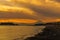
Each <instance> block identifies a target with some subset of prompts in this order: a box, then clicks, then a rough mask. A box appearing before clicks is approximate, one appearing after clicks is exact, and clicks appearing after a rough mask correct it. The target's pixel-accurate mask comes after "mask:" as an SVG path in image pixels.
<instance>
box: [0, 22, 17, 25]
mask: <svg viewBox="0 0 60 40" xmlns="http://www.w3.org/2000/svg"><path fill="white" fill-rule="evenodd" d="M0 25H18V24H16V23H12V22H3V23H0Z"/></svg>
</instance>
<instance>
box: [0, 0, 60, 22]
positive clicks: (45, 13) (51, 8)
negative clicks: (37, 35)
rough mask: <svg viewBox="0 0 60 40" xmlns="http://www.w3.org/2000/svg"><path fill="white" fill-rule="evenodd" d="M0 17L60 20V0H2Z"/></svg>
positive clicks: (44, 20)
mask: <svg viewBox="0 0 60 40" xmlns="http://www.w3.org/2000/svg"><path fill="white" fill-rule="evenodd" d="M0 19H3V20H4V19H30V20H31V19H34V20H38V21H41V22H53V21H60V0H0ZM21 21H22V20H21Z"/></svg>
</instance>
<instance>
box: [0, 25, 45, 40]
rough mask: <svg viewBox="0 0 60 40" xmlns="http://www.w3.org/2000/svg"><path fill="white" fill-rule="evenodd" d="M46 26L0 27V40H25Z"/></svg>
mask: <svg viewBox="0 0 60 40" xmlns="http://www.w3.org/2000/svg"><path fill="white" fill-rule="evenodd" d="M44 28H45V26H9V25H5V26H4V25H2V26H0V40H24V39H25V38H27V37H31V36H34V35H36V34H37V33H39V32H42V30H43V29H44Z"/></svg>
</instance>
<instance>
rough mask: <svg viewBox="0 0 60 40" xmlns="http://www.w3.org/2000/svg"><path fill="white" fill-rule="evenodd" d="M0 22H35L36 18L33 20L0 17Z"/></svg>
mask: <svg viewBox="0 0 60 40" xmlns="http://www.w3.org/2000/svg"><path fill="white" fill-rule="evenodd" d="M0 22H13V23H35V22H37V20H33V19H0Z"/></svg>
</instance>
